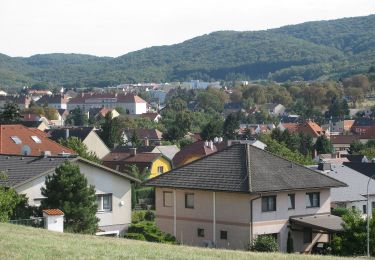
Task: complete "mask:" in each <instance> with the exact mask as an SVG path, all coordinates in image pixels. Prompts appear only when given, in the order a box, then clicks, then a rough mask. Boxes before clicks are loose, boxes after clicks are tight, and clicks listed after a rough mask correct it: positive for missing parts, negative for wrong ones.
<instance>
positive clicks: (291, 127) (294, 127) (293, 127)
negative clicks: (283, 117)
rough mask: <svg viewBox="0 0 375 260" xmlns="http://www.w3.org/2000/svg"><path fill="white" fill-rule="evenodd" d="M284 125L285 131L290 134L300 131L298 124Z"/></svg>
mask: <svg viewBox="0 0 375 260" xmlns="http://www.w3.org/2000/svg"><path fill="white" fill-rule="evenodd" d="M282 125H283V127H284V128H285V129H288V130H289V132H291V133H295V132H297V131H298V126H299V124H297V123H282Z"/></svg>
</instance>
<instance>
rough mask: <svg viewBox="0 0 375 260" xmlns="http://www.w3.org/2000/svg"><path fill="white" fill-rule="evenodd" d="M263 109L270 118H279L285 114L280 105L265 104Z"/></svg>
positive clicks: (283, 108)
mask: <svg viewBox="0 0 375 260" xmlns="http://www.w3.org/2000/svg"><path fill="white" fill-rule="evenodd" d="M263 109H264V110H266V112H267V113H268V114H269V115H271V116H281V115H282V114H284V112H285V107H284V106H283V105H281V104H274V103H267V104H264V105H263Z"/></svg>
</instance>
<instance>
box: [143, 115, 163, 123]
mask: <svg viewBox="0 0 375 260" xmlns="http://www.w3.org/2000/svg"><path fill="white" fill-rule="evenodd" d="M141 117H142V118H148V119H150V120H151V121H153V122H155V123H158V122H159V121H160V119H161V115H160V114H159V113H143V114H142V115H141Z"/></svg>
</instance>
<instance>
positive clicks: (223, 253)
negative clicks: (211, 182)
mask: <svg viewBox="0 0 375 260" xmlns="http://www.w3.org/2000/svg"><path fill="white" fill-rule="evenodd" d="M77 258H79V259H236V260H237V259H260V258H261V259H272V260H277V259H338V258H335V257H320V256H305V255H298V254H293V255H289V254H262V253H250V252H242V251H231V250H219V249H205V248H196V247H187V246H173V245H165V244H156V243H148V242H141V241H135V240H127V239H122V238H109V237H95V236H88V235H76V234H60V233H55V232H50V231H47V230H44V229H35V228H30V227H24V226H16V225H10V224H0V259H54V260H55V259H77Z"/></svg>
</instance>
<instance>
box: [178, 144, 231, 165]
mask: <svg viewBox="0 0 375 260" xmlns="http://www.w3.org/2000/svg"><path fill="white" fill-rule="evenodd" d="M225 147H226V143H225V142H223V141H221V142H218V143H214V142H213V141H198V142H195V143H192V144H188V145H186V146H184V147H183V148H182V149H181V151H179V152H178V153H176V155H175V156H174V157H173V166H174V167H181V166H182V165H185V164H188V163H190V162H192V161H195V160H198V159H200V158H202V157H205V156H207V155H209V154H212V153H214V152H217V151H220V150H221V149H223V148H225Z"/></svg>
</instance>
